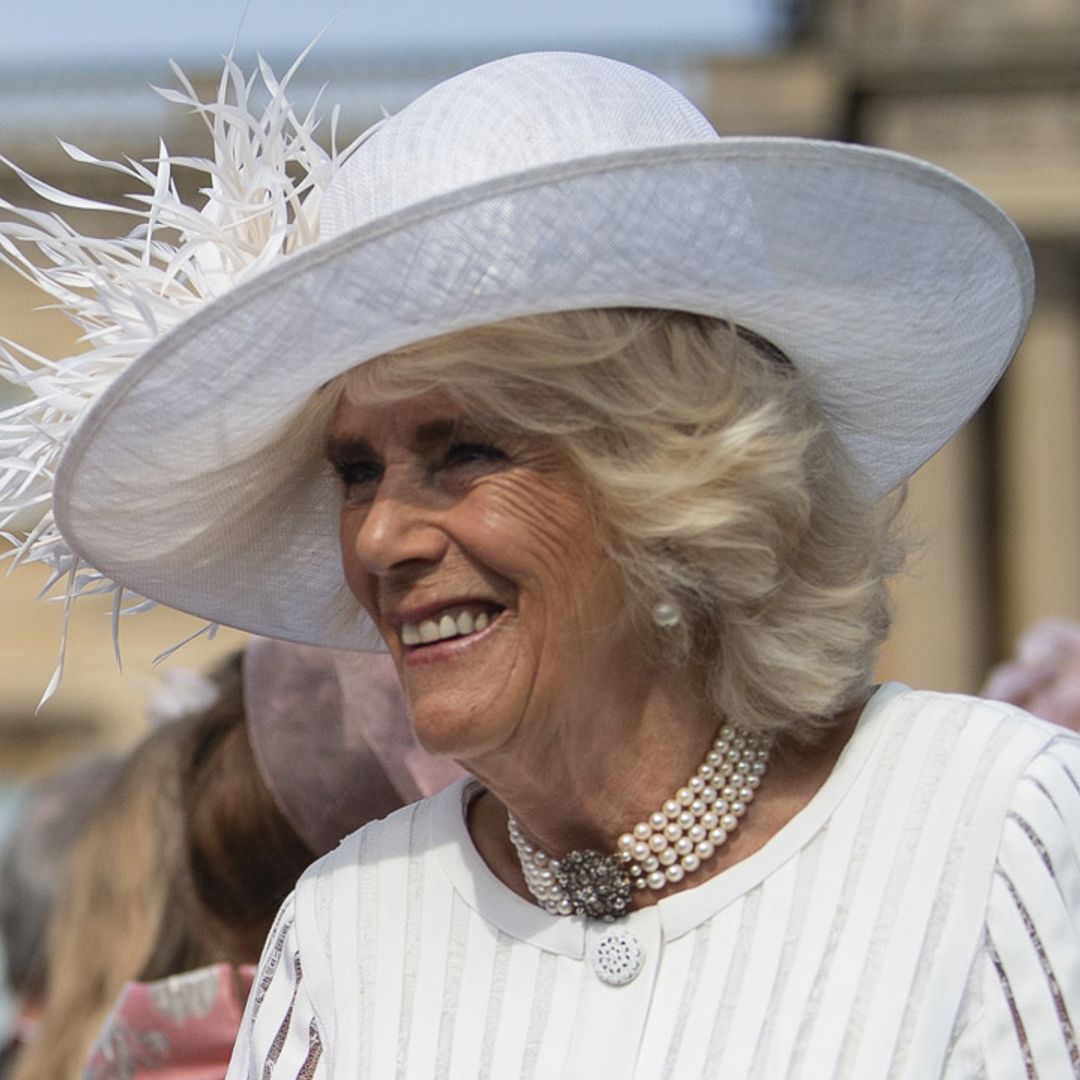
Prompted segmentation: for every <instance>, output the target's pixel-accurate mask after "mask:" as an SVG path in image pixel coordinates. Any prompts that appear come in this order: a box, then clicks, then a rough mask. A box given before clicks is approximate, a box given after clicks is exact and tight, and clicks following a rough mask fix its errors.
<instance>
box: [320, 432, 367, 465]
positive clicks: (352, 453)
mask: <svg viewBox="0 0 1080 1080" xmlns="http://www.w3.org/2000/svg"><path fill="white" fill-rule="evenodd" d="M374 456H375V451H374V449H373V448H372V446H371V443H369V442H368V441H367V439H362V438H360V437H359V436H356V435H331V436H330V437H329V438H328V439H327V440H326V442H325V444H324V445H323V457H325V458H326V460H327V461H329V462H330V464H331V465H334V466H338V465H344V464H348V462H350V461H356V460H357V459H358V458H360V459H363V458H373V457H374Z"/></svg>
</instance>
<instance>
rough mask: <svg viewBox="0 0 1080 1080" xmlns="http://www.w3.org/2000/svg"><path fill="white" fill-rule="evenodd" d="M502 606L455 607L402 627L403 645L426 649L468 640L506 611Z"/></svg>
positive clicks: (489, 604) (473, 603)
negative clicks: (436, 645)
mask: <svg viewBox="0 0 1080 1080" xmlns="http://www.w3.org/2000/svg"><path fill="white" fill-rule="evenodd" d="M505 610H506V609H505V608H502V607H500V606H499V605H498V604H491V603H485V602H472V603H463V604H452V605H450V606H448V607H445V608H443V609H442V610H441V611H436V612H433V613H432V614H431V615H430V616H428V617H427V618H424V619H419V620H417V621H416V622H409V621H405V622H403V623H402V624H401V643H402V645H404V646H405V647H406V648H409V649H415V648H423V647H425V646H428V645H434V644H436V643H438V642H441V641H451V640H453V639H455V638H468V637H472V636H474V635H475V634H479V633H482V632H483V631H484V630H486V629H487V628H488V627H489V626H490V625H491V624H492V623H493V622H494V621H495V619H497V618H498V617H499V615H500V614H502V612H503V611H505Z"/></svg>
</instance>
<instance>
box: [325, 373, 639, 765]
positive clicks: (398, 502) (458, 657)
mask: <svg viewBox="0 0 1080 1080" xmlns="http://www.w3.org/2000/svg"><path fill="white" fill-rule="evenodd" d="M328 456H329V458H330V460H331V462H332V464H333V465H334V467H335V469H336V471H337V473H338V475H339V476H340V478H341V481H342V490H343V499H342V509H341V533H340V535H341V551H342V562H343V566H344V571H345V578H346V580H347V582H348V585H349V588H350V589H351V590H352V592H353V594H354V595H355V596H356V597H357V599H358V600H359V601H360V603H361V604H362V605H363V606H364V608H365V609H366V610H367V611H368V613H369V614H370V616H371V618H372V619H373V620H374V621H375V623H376V625H377V626H378V628H379V630H380V632H381V633H382V635H383V637H384V638H385V639H386V641H387V643H388V645H389V648H390V652H391V654H392V655H393V658H394V660H395V662H396V664H397V667H398V671H399V673H400V675H401V680H402V684H403V686H404V689H405V694H406V697H407V699H408V701H409V704H410V709H411V713H412V718H413V724H414V727H415V729H416V734H417V737H418V738H419V739H420V741H421V742H422V743H423V744H424V745H425V746H427V748H428V749H430V750H432V751H435V752H437V753H444V754H448V755H450V756H451V757H454V758H456V759H458V760H460V761H462V762H465V763H468V761H469V760H470V759H473V758H476V757H478V756H482V755H484V754H487V753H489V752H492V751H498V750H500V749H502V748H505V747H507V746H508V745H510V743H511V742H512V741H513V740H515V739H519V740H520V739H524V741H525V743H526V744H527V743H528V741H529V740H530V739H537V738H539V739H541V740H543V739H548V740H550V738H551V737H552V735H553V734H554V733H555V731H557V730H558V729H560V728H565V727H566V726H567V725H571V726H576V725H575V724H574V715H575V714H581V713H583V712H584V713H586V714H587V711H588V710H590V709H593V708H595V707H596V706H597V705H598V704H599V703H600V702H601V701H604V700H605V699H606V698H607V697H608V696H609V695H613V696H614V697H616V698H618V696H619V693H618V687H619V683H620V681H622V680H624V679H625V675H626V672H627V671H628V670H629V669H628V665H632V664H633V663H634V655H635V650H636V649H637V648H638V643H637V642H636V640H635V638H634V635H633V632H632V630H631V629H630V625H631V622H632V620H630V619H629V618H628V617H627V612H626V609H625V601H624V590H623V589H622V588H621V586H620V582H619V578H618V573H617V571H616V569H615V567H614V564H613V562H612V560H611V559H610V557H609V556H608V555H607V554H606V552H605V549H604V546H603V544H602V542H601V539H600V536H599V530H598V525H597V521H596V518H595V515H594V513H593V512H592V510H591V509H590V506H589V504H588V502H587V499H586V493H585V491H584V489H583V486H582V482H581V480H580V479H579V478H578V476H577V474H576V473H575V472H574V471H573V470H572V469H571V468H570V467H569V466H568V465H567V464H566V463H565V462H564V461H563V460H562V459H561V458H560V456H559V454H558V453H557V452H556V451H555V449H554V448H553V447H552V446H551V445H550V444H547V443H543V442H540V441H539V440H536V439H533V438H531V437H518V436H506V435H500V434H492V432H491V431H489V430H485V428H484V426H483V425H482V424H481V423H478V422H477V421H476V420H474V419H472V418H470V417H469V416H467V415H464V414H463V413H462V412H461V410H460V409H459V408H458V407H456V406H454V405H453V404H451V403H450V402H449V401H448V400H447V399H446V398H445V397H443V396H441V395H435V394H427V395H423V396H420V397H416V398H412V399H409V400H407V401H403V402H399V403H394V404H389V405H377V406H374V407H371V408H361V407H358V406H356V405H353V404H351V403H349V402H347V401H345V402H343V403H342V405H341V406H340V408H339V410H338V413H337V415H336V418H335V420H334V423H333V424H332V426H331V430H330V433H329V442H328ZM638 655H640V654H638Z"/></svg>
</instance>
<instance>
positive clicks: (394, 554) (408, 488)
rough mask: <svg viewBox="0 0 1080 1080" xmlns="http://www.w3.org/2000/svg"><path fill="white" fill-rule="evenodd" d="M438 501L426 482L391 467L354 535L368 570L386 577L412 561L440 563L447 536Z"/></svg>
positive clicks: (356, 551)
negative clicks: (425, 485) (424, 487)
mask: <svg viewBox="0 0 1080 1080" xmlns="http://www.w3.org/2000/svg"><path fill="white" fill-rule="evenodd" d="M434 503H435V500H434V499H433V498H432V493H431V492H427V491H424V490H423V487H422V485H418V484H415V483H411V482H410V481H409V480H408V479H406V478H405V477H401V476H397V475H394V471H393V470H388V471H387V473H386V475H384V477H383V479H382V481H381V482H380V484H379V490H378V491H377V492H376V494H375V497H374V499H373V500H372V502H371V504H370V505H369V507H368V509H367V512H366V513H365V515H364V517H363V520H362V522H361V524H360V526H359V528H358V529H357V530H356V533H355V535H354V537H353V548H354V551H355V553H356V556H357V558H358V559H359V560H360V562H361V563H362V564H363V566H364V569H365V570H367V572H368V573H370V574H375V575H377V576H384V575H386V574H389V573H391V572H392V571H394V570H396V569H398V568H400V567H403V566H405V565H407V564H410V563H433V562H438V560H439V559H440V558H441V557H442V555H443V554H444V553H445V551H446V545H447V538H446V534H445V532H444V531H443V530H442V529H441V528H440V527H439V524H438V519H439V508H438V507H437V506H436V505H435V504H434Z"/></svg>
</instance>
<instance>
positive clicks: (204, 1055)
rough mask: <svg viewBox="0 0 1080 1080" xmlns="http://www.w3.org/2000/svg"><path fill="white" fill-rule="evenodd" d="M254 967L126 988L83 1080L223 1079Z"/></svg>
mask: <svg viewBox="0 0 1080 1080" xmlns="http://www.w3.org/2000/svg"><path fill="white" fill-rule="evenodd" d="M253 975H254V969H253V968H251V967H241V968H234V967H232V966H231V965H229V964H214V965H212V966H211V967H205V968H198V969H197V970H195V971H186V972H184V973H183V974H181V975H172V976H170V977H169V978H167V979H162V980H160V981H159V982H152V983H138V982H132V983H128V984H127V986H125V987H124V989H123V990H122V991H121V993H120V997H119V999H118V1001H117V1003H116V1005H115V1007H114V1008H113V1011H112V1013H111V1014H110V1016H109V1019H108V1020H107V1021H106V1022H105V1027H104V1028H103V1029H102V1032H101V1035H100V1036H99V1037H98V1041H97V1044H96V1045H95V1047H94V1049H93V1051H92V1053H91V1055H90V1059H89V1061H88V1062H87V1065H86V1068H85V1070H84V1071H83V1078H84V1080H151V1078H153V1080H222V1078H223V1077H224V1076H225V1070H226V1068H227V1066H228V1064H229V1055H230V1054H231V1053H232V1047H233V1043H234V1042H235V1040H236V1033H237V1031H238V1030H239V1027H240V1018H241V1016H242V1015H243V1012H244V1003H245V1001H246V1000H247V996H248V993H249V992H250V990H251V983H252V978H253Z"/></svg>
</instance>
